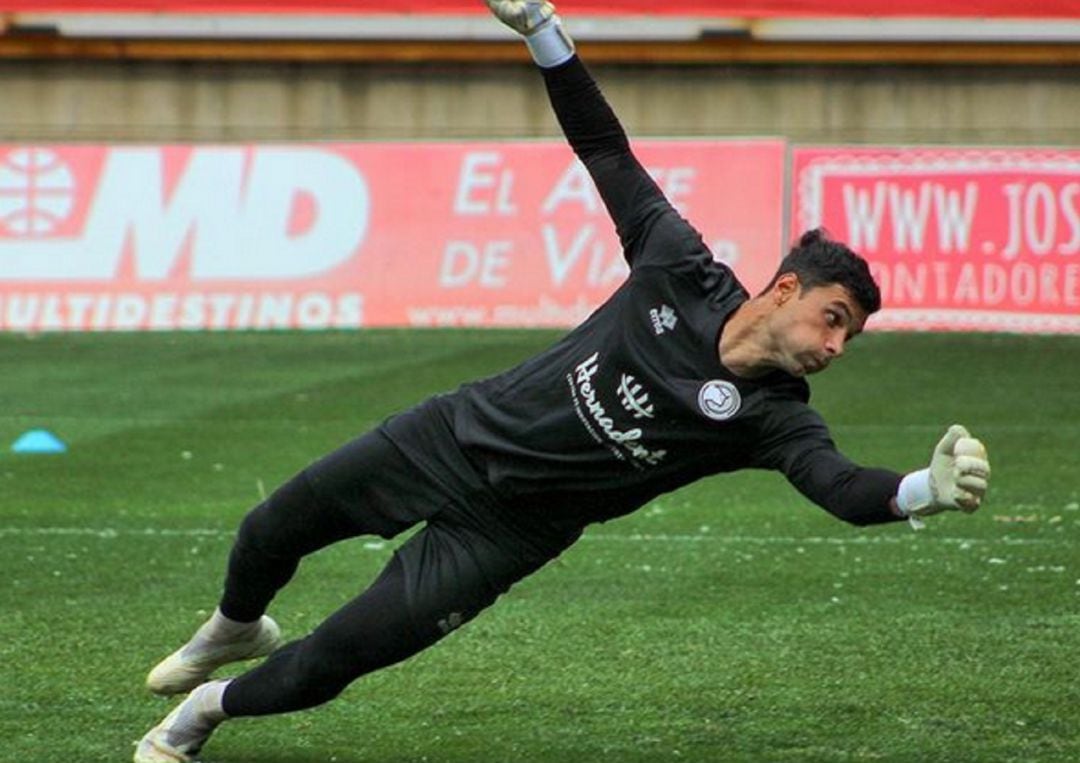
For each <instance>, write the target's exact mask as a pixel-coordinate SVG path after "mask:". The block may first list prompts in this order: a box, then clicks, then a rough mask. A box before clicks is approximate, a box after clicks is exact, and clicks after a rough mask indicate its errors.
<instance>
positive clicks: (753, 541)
mask: <svg viewBox="0 0 1080 763" xmlns="http://www.w3.org/2000/svg"><path fill="white" fill-rule="evenodd" d="M233 535H235V533H234V532H233V531H232V530H212V529H208V528H190V529H175V528H168V527H146V528H143V529H116V528H112V527H0V537H8V536H12V537H28V536H36V537H41V536H68V537H71V536H74V537H88V538H102V539H106V540H110V539H114V538H120V537H177V538H231V537H232V536H233ZM583 539H584V540H587V541H592V542H600V543H715V544H722V545H748V546H875V545H900V544H913V543H916V542H918V543H941V544H944V545H956V546H963V545H973V546H974V545H1002V546H1036V545H1054V544H1070V545H1071V544H1072V541H1071V540H1070V539H1067V538H1013V537H1009V536H1002V537H999V538H956V537H948V536H942V537H939V536H935V535H933V534H931V533H920V534H918V535H915V534H911V535H856V536H853V537H850V538H841V537H823V536H816V535H808V536H802V537H800V536H794V535H793V536H783V535H714V534H702V535H679V534H666V533H657V534H653V533H631V534H629V535H617V534H613V533H590V532H586V533H585V535H584V536H583ZM369 545H370V546H371V547H373V548H374V547H376V546H378V547H380V548H381V547H382V544H380V543H372V544H369Z"/></svg>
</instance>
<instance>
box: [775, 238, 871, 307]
mask: <svg viewBox="0 0 1080 763" xmlns="http://www.w3.org/2000/svg"><path fill="white" fill-rule="evenodd" d="M784 273H794V274H795V275H797V276H798V277H799V284H800V286H801V288H802V289H813V288H814V287H816V286H830V285H832V284H839V285H840V286H843V287H844V288H845V289H847V292H848V293H849V294H850V295H851V296H852V298H853V299H854V300H855V301H856V302H858V303H859V307H861V308H862V309H863V310H864V311H865V312H866V314H867V315H872V314H873V313H876V312H877V311H878V310H880V309H881V291H880V290H879V289H878V285H877V284H876V283H875V282H874V277H873V276H872V275H870V267H869V266H868V265H867V264H866V260H864V259H863V258H862V257H860V256H859V255H857V254H855V252H853V251H851V249H849V248H848V247H847V245H846V244H844V243H843V242H841V241H833V240H832V239H830V238H829V233H828V231H826V230H825V229H824V228H815V229H814V230H809V231H807V232H806V233H804V234H802V237H801V238H800V239H799V243H798V244H797V245H795V246H793V247H792V248H791V251H790V252H788V254H787V256H786V257H785V258H784V259H783V261H782V262H781V263H780V269H779V270H777V271H776V275H774V276H773V279H772V281H770V282H769V285H768V286H766V287H765V288H764V290H762V292H761V293H762V294H764V293H765V292H767V291H768V290H769V289H771V288H772V287H773V286H774V285H775V284H776V282H777V280H778V279H779V278H780V276H782V275H783V274H784Z"/></svg>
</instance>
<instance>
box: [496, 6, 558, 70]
mask: <svg viewBox="0 0 1080 763" xmlns="http://www.w3.org/2000/svg"><path fill="white" fill-rule="evenodd" d="M484 2H486V3H487V7H488V8H490V9H491V12H492V13H493V14H495V17H496V18H497V19H499V21H501V22H502V23H504V24H506V25H507V26H508V27H510V28H511V29H513V30H514V31H515V32H517V33H518V34H520V35H524V36H525V44H526V45H527V46H528V47H529V52H530V53H531V54H532V57H533V60H534V61H536V63H537V64H539V65H540V66H542V67H544V68H545V69H550V68H552V67H555V66H558V65H559V64H562V63H566V62H567V61H569V60H570V59H571V58H572V57H573V55H574V42H573V40H571V39H570V37H569V35H567V34H566V32H564V31H563V28H562V22H561V21H560V20H559V17H558V16H556V15H555V6H554V5H552V4H551V3H550V2H548V0H484Z"/></svg>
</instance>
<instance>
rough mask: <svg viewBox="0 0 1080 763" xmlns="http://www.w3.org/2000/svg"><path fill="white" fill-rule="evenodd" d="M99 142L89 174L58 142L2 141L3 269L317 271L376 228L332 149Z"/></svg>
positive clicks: (224, 275)
mask: <svg viewBox="0 0 1080 763" xmlns="http://www.w3.org/2000/svg"><path fill="white" fill-rule="evenodd" d="M101 152H102V155H101V156H100V157H99V160H100V169H99V170H97V171H95V172H94V173H92V174H90V175H87V174H86V173H83V175H82V176H80V175H78V174H77V173H73V172H72V170H71V169H70V168H69V167H68V166H67V165H66V164H65V163H64V162H63V161H62V160H61V159H60V155H61V154H62V151H59V150H58V151H55V152H54V151H51V150H48V149H44V148H17V149H12V150H9V151H8V152H7V153H0V280H11V281H23V280H34V281H49V280H65V281H70V280H100V281H110V280H113V279H114V278H116V277H117V274H118V273H119V272H121V269H122V270H123V273H124V274H125V275H126V276H130V277H131V278H134V279H135V280H138V281H163V280H166V279H175V278H180V277H186V278H188V279H190V280H192V281H198V280H215V279H216V280H233V279H243V280H248V281H251V280H285V279H296V278H308V277H314V276H318V275H320V274H323V273H326V272H327V271H329V270H331V269H333V268H334V267H336V266H338V265H341V264H342V263H344V262H346V261H348V260H349V259H350V258H351V257H353V256H354V254H355V252H356V251H357V249H358V247H360V245H361V244H362V243H363V241H364V239H365V237H366V235H367V231H368V226H369V221H370V211H371V199H370V193H369V190H368V185H367V182H366V180H365V179H364V177H363V175H362V174H361V172H360V171H359V169H358V168H357V167H356V166H355V165H354V164H353V163H352V162H350V161H349V160H348V159H347V158H346V157H344V156H340V155H338V154H335V153H333V152H331V151H327V150H323V149H320V148H317V147H304V146H300V147H274V146H270V147H261V146H254V147H251V146H238V147H198V148H194V149H189V148H185V147H131V148H128V147H124V148H107V149H101ZM79 177H89V178H91V179H90V180H88V181H87V183H86V184H87V186H88V187H80V185H79V183H77V182H76V178H79ZM73 216H77V217H78V218H79V219H70V218H72V217H73ZM62 226H63V227H64V228H66V229H67V231H66V232H64V231H61V230H60V229H61V227H62ZM71 231H75V232H74V233H72V232H71Z"/></svg>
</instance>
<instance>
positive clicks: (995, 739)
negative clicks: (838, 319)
mask: <svg viewBox="0 0 1080 763" xmlns="http://www.w3.org/2000/svg"><path fill="white" fill-rule="evenodd" d="M555 336H556V335H555V334H552V333H546V332H510V331H499V332H482V331H475V332H436V331H432V332H405V331H369V332H360V333H319V334H292V333H289V334H210V335H207V334H180V335H177V334H161V335H150V334H142V335H46V336H41V337H37V338H33V337H23V336H12V335H6V336H0V351H2V354H3V358H4V360H3V368H4V380H3V387H2V388H3V400H4V403H5V404H4V407H3V411H2V413H0V442H2V444H3V452H2V453H0V486H2V491H0V560H2V561H0V571H2V582H0V592H2V593H0V604H2V616H0V686H2V692H0V739H2V740H3V742H2V747H0V750H2V751H0V759H2V760H4V761H11V762H12V763H16V762H17V763H76V762H78V763H93V762H98V761H100V762H103V763H104V762H105V761H109V762H112V761H128V760H130V756H131V753H132V746H131V745H132V742H133V741H134V740H136V739H137V738H138V737H139V736H141V735H142V733H143V732H144V731H145V730H146V729H147V728H149V726H151V725H153V724H154V723H156V722H157V720H158V719H159V718H160V717H161V716H162V715H163V714H164V713H165V712H166V711H167V710H168V708H169V707H171V705H172V703H171V702H168V701H165V700H161V699H159V698H155V697H152V696H150V695H148V694H147V693H146V692H145V691H144V689H143V687H142V684H143V679H144V675H145V672H146V670H147V669H148V668H149V667H150V666H151V665H153V664H154V662H156V661H157V660H158V659H159V658H160V657H162V656H164V655H165V654H166V653H168V652H169V651H171V650H172V649H173V648H175V647H176V646H177V645H179V644H180V643H181V642H182V641H183V640H184V639H186V638H187V636H188V635H190V633H191V631H192V630H193V629H194V628H195V627H196V626H197V625H198V624H199V623H200V622H202V620H203V618H205V616H206V615H207V613H208V612H209V610H210V609H211V608H212V607H213V606H214V604H215V602H216V598H217V594H218V589H219V585H220V579H221V575H222V570H223V567H224V561H225V557H226V554H227V552H228V549H229V545H230V541H231V537H232V532H233V530H234V528H235V527H236V525H237V523H238V521H239V520H240V518H241V517H242V516H243V514H244V513H245V511H246V510H247V509H248V508H249V507H250V506H251V505H253V504H254V503H255V502H256V501H257V500H258V495H259V491H260V486H262V487H263V488H265V489H266V490H271V489H273V487H275V486H276V485H277V484H279V483H280V482H281V481H282V480H284V479H286V478H287V477H289V476H291V475H292V474H293V473H294V472H295V471H296V470H298V469H299V468H301V467H303V466H304V465H305V464H306V463H308V462H309V461H310V460H313V459H314V458H316V457H318V456H319V455H321V454H323V453H324V452H326V451H328V450H330V449H332V448H333V447H335V446H336V445H337V444H339V443H342V442H343V441H345V440H346V439H348V438H350V437H352V436H353V435H355V434H358V433H360V432H362V431H364V430H366V429H367V428H369V427H370V426H371V425H373V424H375V423H376V422H377V421H379V420H380V419H381V418H383V417H384V416H385V415H387V414H389V413H391V412H393V411H395V410H399V409H401V408H403V407H405V406H407V405H409V404H411V403H413V402H416V401H419V400H421V399H422V398H424V397H426V396H427V395H429V394H430V393H433V392H436V391H440V390H445V389H448V388H451V387H453V386H456V385H457V384H458V383H460V382H462V381H465V380H468V379H471V378H474V377H476V376H478V375H482V374H488V373H492V372H495V371H497V370H500V369H502V368H504V367H506V366H508V365H510V364H512V363H514V362H515V361H517V360H518V359H521V358H523V357H525V356H527V355H529V354H531V353H533V352H535V351H536V350H538V349H540V348H542V347H543V346H545V345H547V344H548V343H550V342H551V341H552V340H553V338H554V337H555ZM1078 390H1080V340H1077V339H1075V338H1074V339H1068V338H1045V337H1044V338H1034V337H1014V336H942V335H907V336H900V335H874V334H871V335H868V336H866V337H864V338H861V339H860V340H859V341H858V342H856V343H855V345H854V347H853V348H852V352H851V354H850V355H849V356H848V357H847V358H845V359H844V360H843V362H841V363H839V364H837V366H836V367H835V368H834V369H833V370H831V371H830V372H829V373H827V374H825V375H823V376H822V377H820V378H818V379H816V380H815V381H814V395H815V397H814V400H815V403H816V405H817V407H818V408H819V410H821V411H822V413H823V414H824V415H825V417H826V419H827V420H829V421H830V423H831V424H832V427H833V433H834V436H835V438H836V440H837V442H838V443H839V445H840V446H841V448H843V449H844V450H845V451H846V452H847V453H848V454H849V455H850V456H852V457H853V458H855V459H856V460H858V461H860V462H862V463H866V464H875V465H887V466H891V467H894V468H896V469H898V470H908V469H913V468H916V467H921V466H923V465H925V462H926V460H927V458H928V455H929V451H930V449H931V448H932V446H933V444H934V443H935V442H936V441H937V439H938V437H939V436H940V434H941V432H942V431H943V429H944V427H945V426H946V425H947V424H949V423H952V422H953V421H959V422H963V423H965V424H967V425H968V426H969V427H970V428H971V429H972V430H973V431H974V432H975V433H977V434H978V435H979V436H981V437H982V438H983V439H984V440H985V441H986V443H987V445H988V446H989V449H990V453H991V457H992V460H993V463H994V483H993V485H992V488H991V492H990V496H989V498H988V500H987V502H986V503H985V505H984V507H983V509H982V510H981V511H980V512H979V513H978V514H976V515H974V516H971V517H965V516H944V517H937V518H934V519H933V520H932V521H931V522H930V526H929V527H928V529H927V530H925V531H923V532H921V533H915V532H913V531H912V530H911V529H910V528H909V527H908V526H907V525H906V524H898V525H891V526H888V527H884V528H876V529H868V530H860V529H857V528H852V527H849V526H846V525H844V524H842V523H840V522H838V521H836V520H834V519H832V518H830V517H829V516H828V515H826V514H825V513H824V512H822V511H820V510H818V509H816V508H815V507H813V506H812V505H810V504H808V503H807V502H806V501H804V500H803V499H802V498H800V497H799V496H798V495H797V494H796V493H795V492H794V491H793V490H792V489H790V488H789V487H788V486H787V484H786V483H785V482H784V480H783V479H782V478H781V477H779V476H778V475H773V474H765V473H746V474H739V475H734V476H728V477H719V478H714V479H710V480H706V481H704V482H701V483H698V484H696V485H693V486H690V487H688V488H686V489H684V490H682V491H680V492H678V493H676V494H672V495H668V496H664V497H662V498H661V499H660V500H658V501H656V502H655V503H653V504H650V505H649V506H647V507H645V508H644V509H642V510H641V511H639V512H638V513H636V514H635V515H632V516H630V517H626V518H624V519H621V520H617V521H614V522H611V523H608V524H605V525H600V526H596V527H594V528H592V529H590V531H589V532H587V534H586V536H585V537H584V538H583V539H582V541H581V542H580V543H579V544H578V545H576V546H575V547H574V548H572V549H571V550H570V551H569V552H568V553H567V554H566V555H565V556H564V557H563V558H562V559H561V560H560V561H559V562H557V563H555V564H553V565H551V566H549V567H548V568H546V569H545V570H543V571H542V572H540V573H539V574H538V575H536V576H534V577H532V578H530V579H528V580H526V581H524V582H523V583H522V584H520V585H519V586H518V587H516V588H515V589H514V590H513V591H511V592H510V594H508V595H507V596H505V597H504V598H503V599H502V600H501V601H500V602H499V604H497V605H496V606H495V607H494V608H493V609H491V610H489V611H488V612H487V613H485V614H484V615H482V616H481V617H479V618H478V619H477V620H476V621H475V622H473V623H472V624H470V625H469V626H468V627H466V628H464V629H462V630H461V631H460V632H458V633H455V634H454V635H452V636H450V637H449V638H447V639H446V640H445V641H444V642H442V643H441V644H439V645H438V646H436V647H435V648H433V649H431V650H429V651H427V652H425V653H424V654H421V655H419V656H418V657H416V658H414V659H412V660H410V661H408V662H406V663H405V664H403V665H401V666H398V667H395V668H392V669H390V670H387V671H383V672H381V673H378V674H375V675H372V676H368V677H367V678H365V679H363V680H362V681H360V682H358V683H357V684H355V685H353V686H352V687H351V688H350V689H349V690H348V691H347V692H346V693H345V694H344V695H343V696H342V697H341V698H340V699H339V700H338V701H336V702H334V703H331V704H330V705H327V706H325V707H323V708H320V709H318V710H315V711H310V712H305V713H299V714H295V715H290V716H281V717H276V718H263V719H244V720H238V721H236V722H233V723H230V724H227V725H226V726H224V727H223V728H222V729H221V730H220V731H219V732H218V734H217V735H215V737H214V738H213V740H212V741H211V743H210V745H209V746H208V747H207V749H206V751H205V756H206V758H207V760H210V761H215V762H217V763H316V762H319V763H328V762H330V761H336V762H337V763H362V762H363V763H367V762H371V763H404V762H405V761H430V763H465V762H466V761H468V762H470V763H471V762H478V763H479V762H484V763H486V762H490V761H499V762H501V761H515V762H517V761H537V762H539V761H545V762H551V763H576V762H578V761H599V760H603V761H617V762H619V763H621V762H623V761H649V762H650V763H651V762H655V761H850V760H887V761H1076V760H1080V680H1078V676H1080V671H1078V669H1077V655H1078V654H1080V548H1078V541H1080V477H1078V474H1080V460H1078V453H1080V393H1078ZM32 427H48V428H50V429H52V430H53V431H55V432H56V433H58V434H59V435H61V436H62V437H63V438H65V439H66V440H67V442H68V443H69V445H70V451H69V453H67V454H66V455H63V456H17V455H14V454H11V453H10V452H9V451H8V446H9V445H10V443H11V442H13V441H14V439H15V438H16V436H17V435H18V434H19V433H20V432H22V431H25V430H27V429H30V428H32ZM372 540H373V539H359V540H356V541H353V542H350V543H345V544H341V545H338V546H336V547H334V548H331V549H328V550H327V551H325V552H323V553H322V554H320V555H318V556H316V557H313V558H311V559H309V560H308V561H307V562H306V563H305V565H304V566H303V567H302V568H301V571H300V574H299V575H298V576H297V578H296V580H295V581H294V583H293V584H292V586H290V587H289V588H288V589H287V590H286V591H285V592H284V593H283V594H282V595H281V596H280V597H279V599H278V601H277V602H275V605H274V609H273V614H275V616H276V617H277V618H278V619H279V621H280V622H281V624H282V626H283V627H284V629H285V630H286V634H287V635H300V634H303V633H304V632H306V630H307V629H309V628H311V627H312V626H313V625H314V624H316V623H317V622H318V621H319V620H320V619H321V618H322V617H323V616H325V615H326V614H328V613H329V612H331V611H332V610H334V609H335V608H336V607H337V606H338V605H339V604H340V603H342V602H344V601H345V600H347V599H348V598H351V597H352V596H353V595H355V593H357V592H358V591H359V590H360V589H361V588H362V587H364V586H365V585H366V584H367V582H368V581H369V580H370V579H371V578H372V576H373V575H374V574H375V573H376V572H377V570H378V569H379V568H380V566H381V565H382V564H383V563H384V562H385V561H386V560H387V558H388V556H389V554H390V552H391V548H392V545H391V544H389V543H385V542H377V543H373V542H371V541H372ZM374 540H377V539H374Z"/></svg>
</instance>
